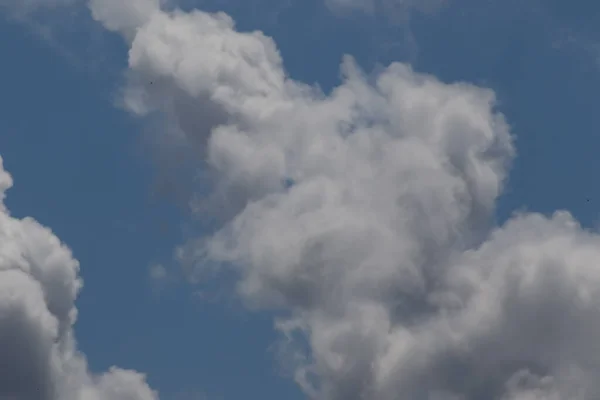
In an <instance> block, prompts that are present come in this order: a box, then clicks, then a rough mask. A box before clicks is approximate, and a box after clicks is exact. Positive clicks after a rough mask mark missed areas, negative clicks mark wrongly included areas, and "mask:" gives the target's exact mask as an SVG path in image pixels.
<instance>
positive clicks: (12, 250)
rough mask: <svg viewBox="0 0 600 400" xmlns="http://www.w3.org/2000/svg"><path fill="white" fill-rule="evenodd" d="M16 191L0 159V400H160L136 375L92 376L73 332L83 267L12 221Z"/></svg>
mask: <svg viewBox="0 0 600 400" xmlns="http://www.w3.org/2000/svg"><path fill="white" fill-rule="evenodd" d="M11 186H12V178H11V176H10V175H9V174H8V173H7V172H5V171H4V169H3V167H2V159H1V158H0V399H18V400H157V399H158V397H157V395H156V393H155V392H153V391H152V390H151V389H150V388H149V387H148V385H147V384H146V382H145V378H144V376H143V375H142V374H139V373H137V372H135V371H129V370H123V369H119V368H116V367H113V368H111V369H110V370H109V371H108V372H106V373H104V374H101V375H93V374H91V373H90V372H88V369H87V365H86V360H85V357H84V355H83V354H81V353H80V352H78V351H77V346H76V342H75V339H74V337H73V328H72V326H73V323H74V322H75V318H76V316H77V310H76V308H75V306H74V301H75V298H76V296H77V293H78V292H79V290H80V289H81V286H82V282H81V279H80V278H79V277H78V273H79V263H78V262H77V260H75V259H74V258H73V256H72V255H71V252H70V250H69V249H68V248H67V247H65V246H64V245H63V244H62V243H61V242H60V241H59V239H58V238H57V237H56V236H54V234H53V233H52V232H51V231H50V230H49V229H48V228H45V227H43V226H41V225H40V224H39V223H37V222H36V221H35V220H34V219H32V218H24V219H17V218H13V217H11V216H10V214H9V212H8V210H7V209H6V207H5V206H4V203H3V200H4V197H5V192H6V190H7V189H9V188H10V187H11Z"/></svg>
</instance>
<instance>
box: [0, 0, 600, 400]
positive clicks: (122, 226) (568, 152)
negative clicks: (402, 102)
mask: <svg viewBox="0 0 600 400" xmlns="http://www.w3.org/2000/svg"><path fill="white" fill-rule="evenodd" d="M564 4H566V3H564V2H559V1H558V0H556V1H555V0H552V1H534V0H531V1H529V0H528V1H516V0H515V1H495V0H492V1H486V2H481V1H475V0H461V1H452V0H449V1H448V2H447V4H446V5H445V6H444V7H441V8H440V9H438V10H436V11H435V12H427V13H421V12H419V11H418V10H411V11H410V15H409V16H408V17H406V18H395V19H394V18H392V19H390V18H387V16H384V15H379V14H377V13H376V14H375V15H368V14H365V13H362V12H354V13H350V14H348V15H336V14H335V13H333V12H331V10H330V9H328V8H327V7H326V5H325V4H323V2H322V1H319V0H310V1H297V0H289V1H287V2H284V1H267V0H260V1H256V2H252V5H250V4H247V3H241V2H238V1H234V0H227V1H218V0H205V1H197V2H194V1H191V0H189V1H187V3H186V4H182V7H183V8H184V9H189V8H193V7H199V8H201V9H203V10H206V11H218V10H222V11H225V12H227V13H229V14H230V15H231V16H232V17H233V18H234V19H235V20H236V22H237V26H238V29H239V30H242V31H246V30H250V29H260V30H263V31H264V32H265V34H267V35H269V36H271V37H273V39H274V40H275V42H276V43H277V46H278V48H279V49H280V52H281V55H282V59H283V60H284V65H285V67H286V69H287V71H288V72H289V75H290V76H291V77H293V78H294V79H296V80H299V81H302V82H306V83H309V84H312V83H316V84H318V85H319V86H320V87H321V88H322V89H323V90H324V91H325V92H329V91H330V90H331V89H332V88H333V87H335V86H337V85H338V84H339V83H340V73H339V64H340V61H341V59H342V56H343V55H344V54H351V55H353V56H354V57H355V58H356V59H357V62H358V63H359V64H360V65H361V66H362V67H363V68H364V69H365V70H367V71H371V70H373V69H377V68H379V67H378V65H379V66H385V65H387V64H389V63H390V62H392V61H407V62H410V63H411V65H412V66H413V68H414V69H415V70H416V71H418V72H423V73H428V74H432V75H434V76H436V77H437V78H438V79H440V80H441V81H443V82H454V81H466V82H470V83H473V84H476V85H481V86H485V87H490V88H492V89H493V90H494V91H495V92H496V94H497V97H498V105H497V108H498V109H499V111H501V112H502V113H503V114H504V115H505V116H506V119H507V121H508V123H509V125H510V126H511V131H512V133H513V134H514V135H515V137H516V142H515V146H516V152H517V157H516V159H515V160H514V162H513V164H512V168H511V170H510V175H509V180H508V183H507V185H506V189H505V191H504V194H503V195H502V196H501V197H500V199H499V202H498V209H497V211H496V217H497V219H498V220H499V222H500V223H502V222H503V221H505V220H507V219H508V218H509V217H510V215H511V213H512V212H514V211H522V210H527V211H535V212H541V213H543V214H547V215H550V214H551V213H553V212H554V211H556V210H562V209H565V210H568V211H570V212H571V213H572V214H573V216H574V217H575V218H576V219H577V220H579V221H580V222H581V224H582V225H584V226H586V227H595V226H596V224H597V222H598V209H599V208H598V204H600V191H599V190H598V185H597V171H598V170H599V168H600V159H599V158H598V157H597V148H598V145H600V137H599V136H598V132H599V128H600V116H599V115H600V114H598V113H596V110H595V108H596V107H595V106H596V103H597V102H596V97H597V93H598V92H599V89H600V64H599V61H598V60H600V58H599V55H600V54H599V53H598V51H599V50H598V49H600V47H598V44H597V43H598V40H599V39H600V31H598V29H595V28H596V27H597V26H598V22H599V21H600V4H595V2H592V1H583V0H578V1H572V2H569V4H568V6H567V5H564ZM0 5H1V3H0ZM6 10H7V11H6V13H5V15H4V16H5V18H2V19H1V20H0V52H1V53H2V54H4V55H5V57H3V60H2V62H1V64H0V65H1V66H2V69H1V70H2V74H0V79H1V87H2V91H1V92H0V93H1V95H0V109H1V110H2V118H1V119H0V154H1V155H2V157H3V159H4V166H5V169H6V170H7V171H9V172H10V173H11V174H12V176H13V178H14V181H15V186H14V187H13V188H12V189H10V191H9V192H8V196H7V200H6V204H7V207H8V208H9V209H10V210H11V213H12V214H13V215H14V216H16V217H24V216H27V215H31V216H33V217H34V218H36V219H37V220H38V221H39V222H40V223H41V224H43V225H45V226H48V227H50V228H51V229H52V230H53V232H54V233H55V234H56V236H58V237H59V238H60V239H61V240H62V241H64V242H65V243H66V244H67V245H68V246H69V247H70V248H71V249H72V250H73V253H74V256H75V257H76V258H77V259H78V260H79V261H80V263H81V275H82V277H83V279H84V288H83V290H82V292H81V294H80V295H79V297H78V299H77V302H76V305H77V308H78V310H79V316H78V320H77V323H76V325H75V332H76V336H77V340H78V343H79V348H80V350H81V351H82V352H83V353H84V354H86V356H87V358H88V362H89V363H90V367H91V370H92V371H98V372H100V371H105V370H107V369H108V368H109V367H110V366H111V365H119V366H121V367H126V368H132V369H135V370H138V371H142V372H145V373H147V374H148V382H149V384H150V386H151V387H153V388H155V389H157V390H159V392H160V393H161V398H163V399H179V398H181V399H182V400H183V399H184V398H201V397H193V396H195V394H194V393H198V394H199V393H204V394H205V395H206V396H207V397H206V398H207V399H213V398H214V399H238V398H257V399H258V398H264V399H278V398H286V399H301V398H305V396H304V395H303V394H302V391H301V390H300V389H299V387H298V386H297V385H296V384H295V383H294V382H293V380H292V379H290V378H289V377H288V376H285V374H284V373H282V372H281V370H280V368H279V367H278V365H277V363H276V354H275V352H274V351H273V345H274V343H276V340H277V338H278V337H279V335H278V334H277V332H276V331H275V330H274V329H273V323H274V322H273V318H272V315H271V314H270V312H269V311H261V312H251V311H248V310H247V309H246V308H245V307H244V306H242V305H241V304H240V303H239V302H238V301H237V300H236V299H232V298H230V296H229V295H228V294H226V293H225V294H223V293H221V291H220V290H219V287H218V284H217V283H213V284H210V283H209V284H208V288H209V291H211V293H213V292H214V293H219V294H220V296H218V298H217V299H213V298H212V297H210V298H208V299H207V298H206V297H202V296H199V295H198V293H196V291H197V289H198V287H197V286H195V285H193V284H190V283H187V282H185V280H184V279H183V277H182V276H181V275H180V274H179V273H178V272H177V271H178V266H177V263H176V262H174V261H173V260H172V254H173V251H174V248H175V247H176V246H177V245H179V244H181V243H182V241H184V240H185V239H186V238H187V236H186V235H187V234H186V232H187V231H186V226H188V225H187V218H188V217H187V214H186V213H185V212H182V210H181V209H180V208H178V207H177V205H176V204H174V202H173V200H172V197H170V196H157V195H156V194H155V192H156V187H157V185H158V183H157V182H158V181H159V180H160V179H159V178H160V176H159V175H160V174H159V173H158V172H157V170H158V169H160V166H159V167H156V166H155V165H154V164H153V155H152V154H151V153H152V151H153V150H151V149H150V150H149V149H148V147H149V146H148V143H147V140H146V139H145V135H148V133H147V132H148V130H149V127H148V125H147V124H145V123H144V121H140V120H139V119H136V118H134V117H132V116H131V115H130V114H129V113H127V112H126V111H125V110H123V109H122V108H119V107H118V106H117V100H116V99H117V97H118V94H119V90H120V88H121V87H122V85H123V82H124V81H125V80H126V79H125V76H124V75H125V74H124V73H123V71H124V70H125V69H126V68H127V65H126V61H127V59H126V57H127V46H126V45H125V44H124V43H123V42H122V41H121V40H120V38H118V36H117V35H116V34H114V33H109V32H105V31H103V30H102V29H100V28H99V27H98V26H99V24H98V23H97V22H95V21H93V20H91V18H89V16H88V17H85V13H84V12H81V14H82V15H83V17H82V18H83V19H82V20H81V21H78V22H76V23H74V24H76V25H73V26H76V27H77V28H76V29H75V28H73V29H72V30H73V31H74V32H71V31H70V29H67V28H65V27H64V26H63V27H61V26H54V25H53V22H52V20H50V21H49V22H48V21H44V23H45V24H49V25H48V26H51V27H52V29H53V32H57V34H56V36H55V39H54V40H55V41H56V42H54V44H52V43H50V42H49V41H48V39H44V38H40V37H39V36H38V35H36V34H35V33H33V31H32V28H31V27H28V26H27V25H26V24H23V23H20V22H18V21H15V20H14V19H13V18H12V17H11V16H10V14H9V11H8V10H9V9H8V8H7V9H6ZM42 12H43V11H42ZM53 12H59V13H60V12H62V11H57V10H54V11H53ZM94 24H96V25H98V26H94ZM88 25H89V26H88ZM59 48H62V49H64V51H66V52H68V53H69V54H71V55H73V57H66V56H65V55H64V54H63V52H62V51H60V50H59ZM154 264H163V265H165V266H166V267H167V269H168V274H169V279H171V278H172V281H171V280H167V282H163V283H162V284H161V285H160V287H157V286H156V284H155V283H153V282H152V280H151V279H150V277H149V268H150V267H151V266H152V265H154ZM181 396H183V397H181ZM382 398H383V397H382Z"/></svg>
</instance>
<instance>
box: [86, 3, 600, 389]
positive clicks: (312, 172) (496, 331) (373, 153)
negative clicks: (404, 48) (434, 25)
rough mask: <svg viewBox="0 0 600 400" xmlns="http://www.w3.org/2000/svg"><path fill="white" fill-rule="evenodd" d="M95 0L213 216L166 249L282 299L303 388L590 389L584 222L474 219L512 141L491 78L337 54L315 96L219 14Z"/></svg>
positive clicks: (133, 93)
mask: <svg viewBox="0 0 600 400" xmlns="http://www.w3.org/2000/svg"><path fill="white" fill-rule="evenodd" d="M106 4H108V3H106V2H101V1H100V0H92V3H91V7H92V11H93V14H94V15H95V16H96V18H97V19H98V20H100V22H102V23H103V24H104V25H105V26H107V27H108V28H109V29H112V30H117V31H120V32H122V33H123V34H124V35H125V37H126V39H127V40H129V41H130V45H131V48H130V51H129V69H130V71H129V73H130V77H131V79H130V82H129V84H128V86H127V87H126V88H125V90H124V103H125V104H126V105H127V107H128V109H129V110H130V111H131V112H133V113H134V114H136V115H141V116H143V115H154V114H159V115H162V116H163V117H166V120H167V124H166V127H165V137H166V138H173V140H177V141H180V142H181V143H187V144H188V145H189V146H190V148H193V149H194V151H197V155H198V158H201V159H202V160H203V161H204V162H205V164H206V168H207V169H208V170H209V171H210V173H211V177H212V179H211V180H210V193H209V194H208V195H205V200H206V201H207V203H208V204H209V205H210V204H213V205H215V204H216V205H218V207H219V209H218V211H219V212H220V214H219V215H220V216H221V218H222V221H223V222H222V226H221V228H220V229H218V231H217V232H216V233H215V234H214V235H211V236H209V237H205V238H201V239H199V240H197V241H194V242H192V243H190V244H188V245H187V246H184V247H182V249H181V252H180V254H179V255H180V256H181V257H184V258H186V260H188V261H189V260H195V261H196V263H197V271H198V273H199V274H200V275H201V274H202V272H203V270H204V269H206V268H209V267H207V266H208V265H211V266H214V265H219V266H220V267H218V268H233V269H234V271H236V272H237V277H238V291H239V294H240V296H241V297H242V298H243V299H244V300H245V301H246V302H247V304H248V305H249V306H251V307H258V308H267V309H275V310H279V311H280V312H283V315H284V316H283V317H281V318H280V319H278V320H277V324H276V326H277V328H278V329H279V330H280V331H281V333H282V338H283V346H282V347H283V349H284V350H283V351H284V354H285V355H286V360H287V361H288V362H289V366H290V367H291V368H292V369H293V372H294V376H295V379H296V381H297V382H298V383H299V384H300V385H301V387H302V389H303V390H304V391H305V392H306V393H307V395H308V396H309V397H310V398H311V399H322V400H354V399H356V400H358V399H370V400H398V399H415V400H421V399H422V400H458V399H461V400H483V399H497V400H574V399H598V398H600V384H599V383H598V380H597V379H596V377H597V376H598V373H600V351H598V350H597V349H596V345H595V342H596V341H597V337H598V336H599V335H600V323H599V322H598V321H600V315H599V314H600V269H598V268H597V265H596V264H597V263H598V260H600V236H598V235H597V234H595V233H592V232H588V231H585V230H583V229H582V228H581V227H580V226H579V225H578V223H577V221H575V220H573V218H572V217H571V216H570V215H569V213H567V212H557V213H556V214H555V215H553V216H550V217H547V216H542V215H538V214H521V215H516V216H514V217H513V218H512V219H511V220H509V221H508V222H507V223H506V224H504V225H503V226H500V227H497V226H495V225H494V222H493V220H494V218H493V217H494V207H495V202H496V200H497V198H498V196H499V195H500V194H501V192H502V187H503V183H504V182H505V179H506V177H507V168H508V167H509V165H510V162H511V160H512V158H513V156H514V148H513V144H512V137H511V134H510V132H509V126H508V124H507V123H506V122H505V120H504V118H503V116H502V114H500V113H499V112H498V110H497V109H496V105H495V100H494V93H493V92H492V91H490V90H486V89H482V88H478V87H475V86H473V85H469V84H466V83H454V84H447V83H443V82H440V81H439V80H437V79H436V78H435V77H432V76H428V75H423V74H419V73H416V72H414V71H413V70H412V69H411V68H410V67H409V66H407V65H404V64H392V65H390V66H389V67H388V68H387V69H385V70H383V71H382V72H380V73H378V74H373V75H367V74H365V73H363V72H362V71H361V70H360V69H359V68H358V67H357V66H356V65H355V63H354V62H353V60H352V59H351V58H349V57H348V58H346V59H345V60H344V61H343V63H342V72H343V76H344V79H343V83H342V84H341V85H340V86H339V87H337V88H336V89H335V90H333V91H332V92H331V93H329V94H326V93H322V92H320V91H319V90H318V89H316V88H314V87H310V86H307V85H305V84H302V83H300V82H297V81H294V80H293V79H291V78H290V77H288V76H287V75H286V72H285V71H284V69H283V67H282V60H281V58H280V55H279V52H278V50H277V48H276V46H275V44H274V43H273V41H272V40H271V39H270V38H268V37H266V36H265V35H263V34H262V33H260V32H246V33H242V32H238V31H236V29H235V25H234V22H233V21H232V19H231V18H230V17H228V16H227V15H225V14H208V13H204V12H201V11H192V12H182V11H178V10H174V11H161V10H160V9H159V7H158V5H157V4H156V3H152V2H146V3H143V2H142V0H139V6H136V7H133V8H127V6H125V4H127V3H123V2H116V1H115V2H114V3H112V5H111V7H114V8H112V9H111V11H110V12H109V11H108V10H106V9H103V8H102V7H103V6H104V5H106ZM136 4H138V3H136ZM123 7H125V8H126V9H122V10H121V9H120V8H123ZM190 184H192V183H190ZM200 189H202V190H206V185H204V184H203V185H202V186H199V189H198V190H199V191H200ZM199 194H202V193H199ZM205 209H206V208H205ZM209 209H210V208H209ZM213 210H215V211H216V210H217V209H216V208H215V209H213ZM199 216H200V217H202V215H199Z"/></svg>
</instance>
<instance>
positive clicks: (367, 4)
mask: <svg viewBox="0 0 600 400" xmlns="http://www.w3.org/2000/svg"><path fill="white" fill-rule="evenodd" d="M324 1H325V4H326V5H327V7H329V9H331V10H332V11H333V12H335V13H342V14H343V13H348V12H356V11H359V12H365V13H367V14H387V15H388V16H391V17H393V18H394V19H396V20H398V19H400V20H405V19H406V18H407V17H408V13H410V12H411V11H419V12H433V11H434V10H437V9H439V8H440V7H442V6H443V5H444V4H445V3H446V1H445V0H324Z"/></svg>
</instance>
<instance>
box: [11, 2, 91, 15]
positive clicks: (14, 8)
mask: <svg viewBox="0 0 600 400" xmlns="http://www.w3.org/2000/svg"><path fill="white" fill-rule="evenodd" d="M78 1H79V0H0V9H1V8H2V7H4V8H6V9H7V10H9V11H11V12H15V13H17V14H27V13H30V12H32V11H37V10H39V9H53V8H57V7H63V6H68V5H73V4H76V3H77V2H78Z"/></svg>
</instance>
